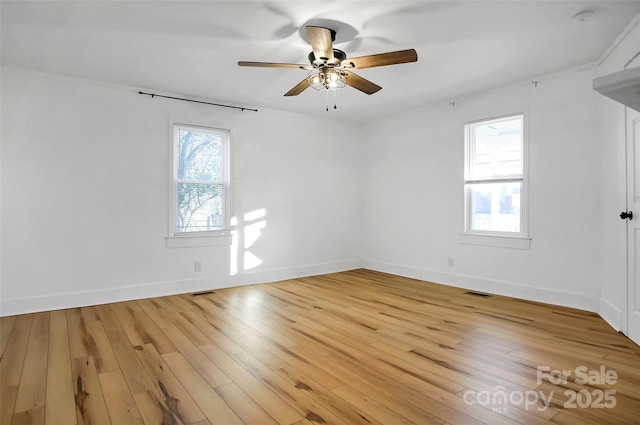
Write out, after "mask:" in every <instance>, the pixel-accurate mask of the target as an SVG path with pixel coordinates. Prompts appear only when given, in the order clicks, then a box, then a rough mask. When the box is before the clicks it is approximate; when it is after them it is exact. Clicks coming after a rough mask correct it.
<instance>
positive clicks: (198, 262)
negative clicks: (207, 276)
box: [195, 260, 202, 272]
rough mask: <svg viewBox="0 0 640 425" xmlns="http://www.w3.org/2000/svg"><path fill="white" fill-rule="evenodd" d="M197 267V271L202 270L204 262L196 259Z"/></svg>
mask: <svg viewBox="0 0 640 425" xmlns="http://www.w3.org/2000/svg"><path fill="white" fill-rule="evenodd" d="M195 269H196V271H197V272H201V271H202V262H200V261H199V260H196V264H195Z"/></svg>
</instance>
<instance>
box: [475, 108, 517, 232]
mask: <svg viewBox="0 0 640 425" xmlns="http://www.w3.org/2000/svg"><path fill="white" fill-rule="evenodd" d="M524 143H525V140H524V114H517V115H510V116H504V117H501V118H494V119H489V120H483V121H477V122H472V123H467V124H466V125H465V182H464V192H465V232H466V233H477V234H485V235H502V236H526V235H527V232H526V221H525V218H526V217H525V213H526V211H525V209H524V208H523V207H524V199H525V198H524V189H525V185H524V164H525V158H524V152H525V149H524Z"/></svg>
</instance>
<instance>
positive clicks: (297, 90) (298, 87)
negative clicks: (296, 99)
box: [284, 78, 309, 96]
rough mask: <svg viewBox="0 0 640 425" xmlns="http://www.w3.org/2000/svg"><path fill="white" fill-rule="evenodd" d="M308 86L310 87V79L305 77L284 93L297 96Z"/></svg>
mask: <svg viewBox="0 0 640 425" xmlns="http://www.w3.org/2000/svg"><path fill="white" fill-rule="evenodd" d="M308 87H309V81H307V79H306V78H305V79H304V80H302V81H300V82H299V83H298V84H296V85H295V86H294V87H293V88H292V89H291V90H289V91H288V92H286V93H285V94H284V95H285V96H297V95H299V94H300V93H302V92H303V91H305V90H306V89H307V88H308Z"/></svg>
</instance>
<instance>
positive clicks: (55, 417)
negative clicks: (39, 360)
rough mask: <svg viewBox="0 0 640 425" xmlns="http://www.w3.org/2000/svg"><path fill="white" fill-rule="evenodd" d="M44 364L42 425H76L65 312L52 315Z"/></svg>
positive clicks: (54, 312) (52, 313)
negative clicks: (45, 384) (44, 386)
mask: <svg viewBox="0 0 640 425" xmlns="http://www.w3.org/2000/svg"><path fill="white" fill-rule="evenodd" d="M47 362H48V365H47V381H46V383H47V387H46V405H45V423H47V424H56V425H76V412H75V397H74V393H73V384H72V379H73V374H72V373H71V355H70V352H69V333H68V327H67V315H66V314H65V312H64V311H52V312H51V318H50V327H49V353H48V357H47Z"/></svg>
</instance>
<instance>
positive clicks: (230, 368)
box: [200, 344, 304, 425]
mask: <svg viewBox="0 0 640 425" xmlns="http://www.w3.org/2000/svg"><path fill="white" fill-rule="evenodd" d="M200 349H201V350H202V351H203V352H204V354H205V355H206V356H207V357H209V358H210V359H211V360H212V361H215V363H216V364H217V365H218V367H220V369H221V370H222V371H224V373H225V374H226V375H227V376H229V377H230V378H231V379H232V380H233V382H234V383H235V384H236V385H238V387H240V388H241V389H242V390H243V391H244V392H245V393H247V395H249V397H251V398H252V399H253V400H254V401H255V402H256V403H257V404H258V405H259V406H260V407H261V408H262V409H264V410H265V411H266V412H267V413H268V414H269V416H271V417H272V418H273V419H274V420H275V421H276V422H277V423H278V424H281V425H289V424H292V423H294V422H297V421H300V420H302V419H303V418H304V416H303V415H301V414H300V413H299V412H298V411H297V410H295V409H294V408H293V407H291V406H290V405H289V404H287V403H286V402H285V401H284V400H282V398H280V397H279V396H278V395H277V394H275V393H274V392H273V391H271V390H270V389H269V387H268V386H266V385H265V384H264V383H263V382H261V381H260V380H259V379H257V378H256V377H255V376H253V375H252V374H250V373H249V372H247V370H246V369H244V368H243V367H242V366H240V365H239V364H238V363H237V362H236V361H235V360H233V359H232V358H231V357H229V356H228V355H227V354H226V353H225V352H224V351H222V349H220V348H219V347H218V346H216V345H214V344H211V345H207V346H203V347H200Z"/></svg>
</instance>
